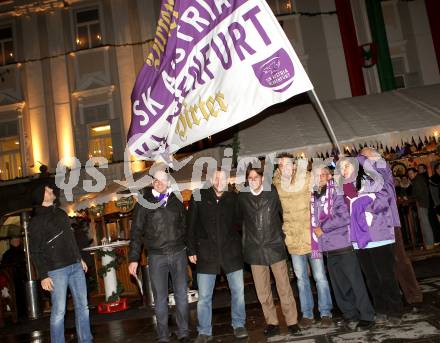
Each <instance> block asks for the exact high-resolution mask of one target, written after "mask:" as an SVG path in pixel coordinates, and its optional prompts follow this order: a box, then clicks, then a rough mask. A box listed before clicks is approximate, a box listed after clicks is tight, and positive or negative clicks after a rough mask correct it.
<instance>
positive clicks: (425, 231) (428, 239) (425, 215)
mask: <svg viewBox="0 0 440 343" xmlns="http://www.w3.org/2000/svg"><path fill="white" fill-rule="evenodd" d="M417 211H418V214H419V220H420V228H421V229H422V237H423V244H424V245H425V247H426V246H432V245H433V244H434V234H433V232H432V227H431V223H430V222H429V209H427V208H425V207H421V206H418V205H417Z"/></svg>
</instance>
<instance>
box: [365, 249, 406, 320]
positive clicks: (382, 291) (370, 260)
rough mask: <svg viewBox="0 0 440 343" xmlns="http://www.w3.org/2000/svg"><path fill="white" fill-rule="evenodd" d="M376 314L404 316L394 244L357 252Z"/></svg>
mask: <svg viewBox="0 0 440 343" xmlns="http://www.w3.org/2000/svg"><path fill="white" fill-rule="evenodd" d="M356 253H357V255H358V258H359V263H360V265H361V268H362V271H363V272H364V275H365V280H366V282H367V286H368V290H369V291H370V294H371V296H372V298H373V304H374V309H375V310H376V313H380V314H386V315H388V316H392V317H400V316H401V315H402V298H401V296H400V289H399V284H398V283H397V279H396V275H395V271H394V244H387V245H383V246H381V247H377V248H371V249H359V250H356Z"/></svg>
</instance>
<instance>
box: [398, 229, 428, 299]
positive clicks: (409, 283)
mask: <svg viewBox="0 0 440 343" xmlns="http://www.w3.org/2000/svg"><path fill="white" fill-rule="evenodd" d="M394 232H395V236H396V246H395V247H394V259H395V262H396V264H395V270H396V277H397V281H399V285H400V288H401V289H402V292H403V295H404V297H405V300H406V302H407V303H408V304H414V303H421V302H422V301H423V294H422V291H421V289H420V286H419V283H418V282H417V279H416V275H415V273H414V269H413V266H412V263H411V260H410V259H409V258H408V256H407V255H406V252H405V245H404V243H403V238H402V232H401V229H400V228H398V227H396V228H395V229H394Z"/></svg>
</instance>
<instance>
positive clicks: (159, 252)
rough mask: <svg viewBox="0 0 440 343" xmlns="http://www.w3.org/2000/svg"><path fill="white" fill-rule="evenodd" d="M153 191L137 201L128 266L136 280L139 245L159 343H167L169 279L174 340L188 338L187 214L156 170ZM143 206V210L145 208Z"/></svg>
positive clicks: (165, 180) (153, 174) (167, 180)
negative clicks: (143, 252)
mask: <svg viewBox="0 0 440 343" xmlns="http://www.w3.org/2000/svg"><path fill="white" fill-rule="evenodd" d="M152 176H153V187H147V188H146V189H145V191H144V194H143V199H138V203H137V204H136V207H135V210H134V214H133V223H132V226H131V234H130V235H131V237H130V250H129V253H128V260H129V261H130V264H129V266H128V269H129V272H130V274H131V275H133V276H136V270H137V267H138V261H139V257H140V253H141V250H142V244H143V246H144V248H145V249H146V252H147V254H148V265H149V268H150V277H151V284H152V288H153V296H154V304H155V308H154V310H155V312H156V318H157V334H158V341H159V342H169V339H170V334H169V331H168V275H169V274H170V275H171V280H172V284H173V290H174V298H175V300H176V321H177V327H178V331H177V337H178V339H179V341H181V342H189V338H188V295H187V290H188V282H187V267H188V262H187V254H186V240H187V230H186V212H185V208H184V206H183V204H182V202H181V201H180V200H179V199H178V198H177V196H176V195H175V193H173V192H172V191H171V188H170V181H169V177H168V174H167V173H166V172H165V171H164V170H162V169H160V168H158V169H156V170H155V171H153V172H152ZM144 206H145V207H144Z"/></svg>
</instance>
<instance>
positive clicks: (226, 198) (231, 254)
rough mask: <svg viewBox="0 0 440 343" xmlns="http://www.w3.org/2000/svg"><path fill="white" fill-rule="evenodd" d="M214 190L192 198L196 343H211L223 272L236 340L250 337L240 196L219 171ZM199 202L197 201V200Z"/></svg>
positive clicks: (190, 255) (191, 227) (190, 241)
mask: <svg viewBox="0 0 440 343" xmlns="http://www.w3.org/2000/svg"><path fill="white" fill-rule="evenodd" d="M211 184H212V187H210V188H208V189H202V190H200V199H199V201H197V200H195V197H194V195H193V197H192V198H191V202H190V205H189V213H188V230H189V240H188V243H189V253H188V255H189V260H190V261H191V262H192V263H196V264H197V284H198V286H199V300H198V303H197V317H198V322H199V326H198V332H199V336H198V337H197V339H196V341H195V342H196V343H204V342H209V341H211V340H212V323H211V318H212V293H213V291H214V286H215V279H216V276H217V274H220V273H221V271H223V272H224V273H225V274H226V277H227V279H228V284H229V288H230V290H231V317H232V327H233V329H234V335H235V337H236V338H245V337H247V331H246V329H245V322H246V311H245V301H244V285H243V257H242V254H241V237H240V235H239V234H238V232H237V231H236V227H235V226H236V224H237V223H236V216H235V210H236V206H237V195H236V194H235V193H233V192H229V191H228V190H227V187H228V179H227V175H226V172H225V171H222V170H217V171H215V172H214V175H213V176H212V179H211ZM196 198H197V197H196Z"/></svg>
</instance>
